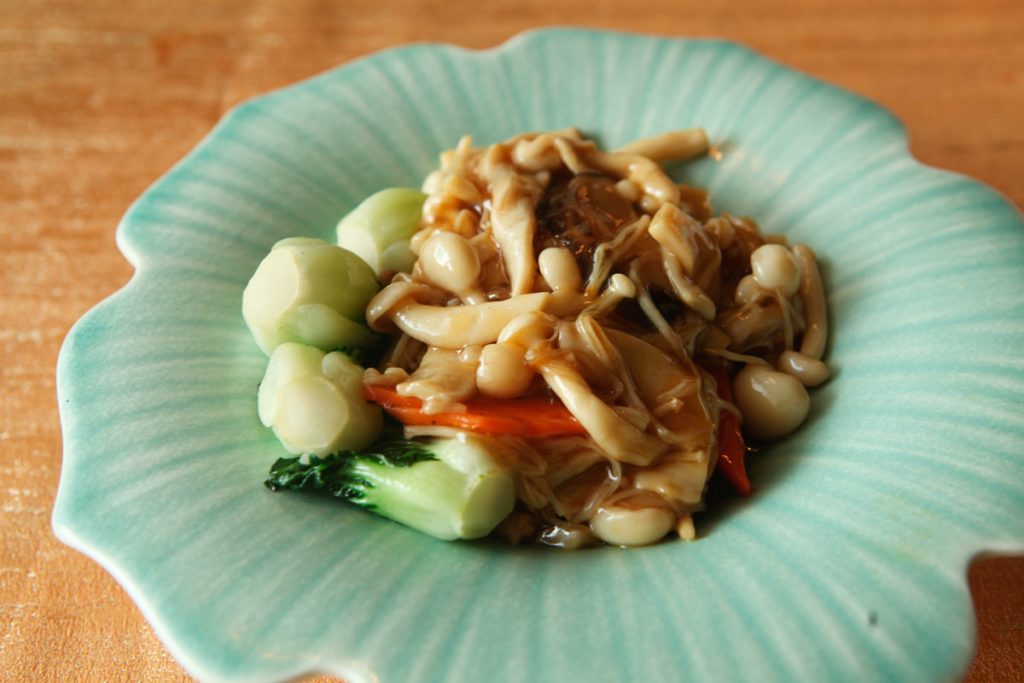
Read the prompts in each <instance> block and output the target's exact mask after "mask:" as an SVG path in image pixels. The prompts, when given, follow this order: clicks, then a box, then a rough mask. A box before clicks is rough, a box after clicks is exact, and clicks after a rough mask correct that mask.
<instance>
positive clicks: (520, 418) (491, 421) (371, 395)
mask: <svg viewBox="0 0 1024 683" xmlns="http://www.w3.org/2000/svg"><path fill="white" fill-rule="evenodd" d="M363 395H364V396H365V397H366V398H368V399H369V400H371V401H373V402H374V403H377V404H379V405H380V406H381V407H382V408H383V409H384V410H385V411H387V412H388V414H390V415H392V416H393V417H394V418H395V419H397V420H398V421H399V422H401V423H402V424H406V425H443V426H446V427H456V428H458V429H465V430H467V431H471V432H477V433H479V434H508V435H512V436H521V437H545V436H562V435H567V434H586V430H584V429H583V425H581V424H580V423H579V422H578V421H577V420H576V418H574V417H573V416H572V414H571V413H570V412H569V411H568V410H566V408H565V406H563V405H561V404H560V403H553V402H551V401H549V400H547V399H545V398H517V399H511V400H505V399H493V398H487V397H483V396H480V397H477V398H474V399H473V400H471V401H468V402H467V403H465V404H464V405H465V407H466V410H465V412H461V413H456V412H443V413H434V414H427V413H424V412H423V402H422V401H421V400H420V399H418V398H416V397H413V396H401V395H399V393H398V392H397V391H396V390H395V388H394V387H388V386H381V385H369V386H365V387H363Z"/></svg>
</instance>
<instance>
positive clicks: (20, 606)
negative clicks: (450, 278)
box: [0, 0, 1024, 682]
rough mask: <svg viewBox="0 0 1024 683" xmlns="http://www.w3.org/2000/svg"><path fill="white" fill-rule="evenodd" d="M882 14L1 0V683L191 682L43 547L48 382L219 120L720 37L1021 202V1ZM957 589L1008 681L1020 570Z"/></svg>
mask: <svg viewBox="0 0 1024 683" xmlns="http://www.w3.org/2000/svg"><path fill="white" fill-rule="evenodd" d="M885 4H886V7H887V8H886V9H880V8H881V6H882V3H877V2H873V1H872V0H862V1H861V2H854V1H850V2H842V3H832V4H831V5H830V4H829V3H826V2H821V1H820V0H783V1H781V2H774V3H767V2H766V3H758V2H756V1H754V0H744V1H743V2H732V3H729V4H728V6H726V5H725V4H724V3H723V5H722V6H721V7H719V6H716V5H714V4H713V3H709V2H706V1H704V2H697V1H695V0H682V1H677V2H672V1H671V0H650V1H649V2H647V3H646V4H645V5H644V6H643V8H642V9H639V8H635V7H633V6H630V5H629V4H628V3H621V2H620V3H613V2H600V1H598V0H587V1H586V2H583V1H579V0H574V1H572V2H565V3H562V4H557V5H556V3H553V2H550V1H548V0H516V1H515V2H509V1H506V0H493V1H492V2H490V3H486V2H472V3H468V2H458V1H457V0H449V1H448V2H435V1H433V0H424V1H423V2H415V1H414V0H398V1H396V2H391V3H387V2H380V1H365V0H353V1H350V2H336V3H329V2H322V1H319V0H234V1H232V2H219V3H218V2H203V1H200V0H195V1H192V0H189V1H188V2H186V1H184V0H169V1H167V2H162V3H144V2H129V1H127V0H126V1H121V2H115V1H111V0H98V1H97V0H94V1H92V2H88V3H85V2H82V3H78V2H57V1H55V0H54V1H42V2H30V1H29V0H0V229H2V230H3V233H2V234H3V237H4V242H3V246H2V247H0V396H2V398H0V401H2V403H0V405H2V408H0V452H2V457H0V475H2V480H3V485H2V486H0V515H2V518H0V537H2V547H0V548H2V556H0V557H2V562H0V672H3V673H2V674H0V678H4V679H5V680H18V681H23V680H24V681H43V680H76V681H79V680H82V681H84V680H95V681H98V680H133V681H156V680H159V681H171V680H183V679H187V675H186V674H185V673H184V672H183V671H182V670H181V669H180V667H179V666H178V665H177V664H176V663H175V662H174V661H173V660H172V659H171V658H170V656H169V655H168V654H167V653H166V651H165V650H164V648H163V646H162V645H161V644H160V642H159V641H157V640H156V638H155V637H154V636H153V634H152V632H151V630H150V628H149V626H148V625H147V624H146V622H145V621H144V620H143V619H142V617H141V616H140V615H139V612H138V611H137V610H136V608H135V606H134V605H133V604H132V602H131V601H130V600H129V599H128V597H127V596H126V595H125V593H124V592H123V591H122V590H121V588H120V587H119V586H118V585H117V584H116V583H115V582H114V581H113V580H112V579H111V578H110V577H109V576H108V575H107V574H106V573H105V572H104V571H103V570H101V569H100V568H99V567H98V566H97V565H96V564H94V563H93V562H92V561H90V560H88V559H86V558H85V557H83V556H81V555H79V554H78V553H76V552H73V551H71V550H70V549H68V548H66V547H64V546H62V545H61V544H60V543H59V542H57V541H56V539H55V538H54V537H53V535H52V533H51V531H50V511H51V507H52V503H53V498H54V494H55V492H56V487H57V480H58V475H59V472H60V463H61V439H60V427H59V423H58V418H57V407H56V401H55V395H54V374H53V370H54V365H55V363H56V358H57V351H58V348H59V347H60V343H61V340H62V339H63V338H64V335H65V334H66V333H67V330H68V328H69V327H70V326H71V324H72V323H73V322H74V321H75V320H76V319H77V318H78V317H79V316H80V315H82V314H83V313H84V312H85V311H86V310H87V309H88V308H89V307H90V306H92V305H93V304H95V303H96V302H98V301H100V300H101V299H102V298H103V297H105V296H107V295H108V294H110V293H111V292H113V291H115V290H116V289H118V288H119V287H120V286H121V285H123V284H124V283H125V282H126V281H127V280H128V278H129V276H130V275H131V268H130V267H129V265H128V263H127V262H126V261H125V260H124V258H123V257H122V256H121V255H120V254H119V253H118V251H117V249H116V247H115V246H114V231H115V228H116V226H117V222H118V219H119V218H120V216H121V214H122V213H124V211H125V209H126V208H127V207H128V205H129V203H130V202H131V201H132V200H133V199H134V198H135V197H136V196H137V195H138V194H139V193H140V192H141V191H142V190H143V189H144V188H145V187H146V186H147V185H148V184H149V183H150V182H151V181H152V180H154V179H155V178H156V177H157V176H159V175H160V174H161V173H162V172H163V171H165V170H167V168H168V167H169V166H170V165H171V164H173V163H174V162H175V161H176V160H177V159H179V158H180V157H181V156H182V155H184V154H185V153H186V152H187V151H188V150H189V149H190V148H191V147H192V146H193V145H194V144H195V143H196V142H197V141H198V140H199V139H200V138H201V137H202V136H203V135H204V134H205V133H206V132H207V131H208V130H209V129H210V127H211V126H212V125H213V124H214V123H215V122H216V121H217V119H219V118H220V116H221V115H222V114H223V113H224V112H225V110H227V109H228V108H229V107H231V106H232V105H234V104H236V103H237V102H239V101H240V100H243V99H245V98H248V97H250V96H253V95H256V94H259V93H263V92H265V91H267V90H270V89H272V88H277V87H279V86H283V85H286V84H288V83H291V82H293V81H295V80H297V79H300V78H303V77H305V76H309V75H312V74H315V73H317V72H319V71H322V70H324V69H327V68H329V67H332V66H334V65H337V64H340V63H342V62H345V61H348V60H350V59H352V58H354V57H358V56H360V55H364V54H366V53H368V52H372V51H375V50H378V49H381V48H385V47H388V46H392V45H396V44H399V43H404V42H409V41H424V40H428V41H445V42H452V43H458V44H461V45H464V46H468V47H489V46H492V45H495V44H497V43H500V42H501V41H503V40H505V39H506V38H507V37H509V36H510V35H512V34H514V33H516V32H519V31H521V30H524V29H527V28H531V27H535V26H540V25H550V24H563V25H564V24H578V25H587V26H594V27H608V28H616V29H622V30H630V31H641V32H649V33H659V34H671V35H693V36H705V35H712V36H722V37H727V38H731V39H735V40H739V41H742V42H745V43H747V44H748V45H750V46H751V47H753V48H755V49H757V50H759V51H760V52H762V53H764V54H766V55H768V56H770V57H773V58H775V59H777V60H779V61H781V62H784V63H786V64H788V65H791V66H793V67H796V68H798V69H802V70H804V71H806V72H809V73H811V74H813V75H815V76H818V77H820V78H823V79H826V80H829V81H832V82H834V83H837V84H839V85H841V86H845V87H846V88H849V89H851V90H854V91H856V92H859V93H861V94H863V95H866V96H867V97H869V98H872V99H874V100H876V101H877V102H880V103H881V104H883V105H885V106H886V107H888V108H889V109H890V110H892V111H893V112H895V113H896V115H898V116H899V117H900V118H901V119H903V121H905V122H906V124H907V126H908V128H909V130H910V138H911V147H912V149H913V152H914V153H915V154H916V155H917V156H918V157H919V158H920V159H922V160H923V161H925V162H926V163H929V164H933V165H936V166H940V167H943V168H947V169H953V170H956V171H959V172H961V173H965V174H968V175H971V176H974V177H976V178H979V179H980V180H982V181H984V182H986V183H989V184H991V185H993V186H994V187H996V188H997V189H999V190H1000V191H1002V192H1003V193H1004V194H1006V195H1007V196H1008V197H1009V198H1010V199H1011V200H1012V201H1014V202H1015V203H1016V204H1017V205H1018V206H1021V205H1024V127H1022V126H1021V119H1022V116H1024V3H1021V2H1020V0H974V1H973V2H971V3H968V2H954V1H952V0H893V1H891V2H888V3H885ZM637 7H639V6H637ZM970 582H971V587H972V590H973V594H974V598H975V604H976V605H977V612H978V622H979V633H980V640H979V648H978V653H977V657H976V659H975V661H974V664H973V665H972V668H971V670H970V673H969V674H968V677H967V680H968V681H974V682H976V681H1009V680H1024V558H997V559H986V560H982V561H978V562H976V563H974V565H973V566H972V568H971V571H970ZM7 677H10V678H9V679H8V678H7Z"/></svg>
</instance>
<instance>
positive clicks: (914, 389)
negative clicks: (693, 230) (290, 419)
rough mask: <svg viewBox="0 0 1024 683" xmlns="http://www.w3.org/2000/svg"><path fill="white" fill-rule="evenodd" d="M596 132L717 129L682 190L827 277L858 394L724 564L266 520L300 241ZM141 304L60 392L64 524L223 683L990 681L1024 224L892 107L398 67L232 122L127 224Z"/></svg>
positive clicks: (1022, 362) (294, 507)
mask: <svg viewBox="0 0 1024 683" xmlns="http://www.w3.org/2000/svg"><path fill="white" fill-rule="evenodd" d="M569 125H576V126H579V127H581V128H582V129H584V130H585V131H588V132H590V133H592V134H596V135H597V136H599V138H600V139H601V140H602V141H603V143H604V144H605V145H607V146H610V147H614V146H617V145H619V144H622V143H624V142H626V141H629V140H631V139H633V138H636V137H638V136H643V135H648V134H653V133H657V132H660V131H664V130H668V129H674V128H681V127H688V126H696V125H700V126H704V127H706V128H707V130H708V132H709V134H710V135H711V137H712V138H713V140H714V141H716V142H717V143H719V144H720V145H721V147H722V149H723V151H724V154H723V156H722V158H721V159H720V160H717V161H715V160H711V159H708V160H705V161H701V162H698V163H696V164H693V165H690V166H689V167H687V168H686V169H685V170H684V171H683V172H684V173H685V174H686V177H687V179H688V180H689V181H690V182H694V183H697V184H701V185H704V186H706V187H708V188H710V190H711V193H712V196H713V198H714V201H715V205H716V207H717V209H718V210H727V211H730V212H732V213H734V214H744V215H750V216H754V217H756V218H757V219H758V220H759V221H760V223H761V224H762V226H763V228H764V229H765V230H767V231H770V232H780V233H785V234H786V235H788V236H789V238H790V239H792V240H796V241H801V242H806V243H807V244H810V245H811V246H812V247H813V248H814V249H815V250H817V251H818V253H819V254H820V255H821V257H822V259H823V262H824V266H825V278H826V284H827V287H828V291H829V299H830V302H831V315H832V321H833V329H834V340H833V342H832V345H831V349H830V363H831V366H832V367H833V368H834V369H835V377H834V379H833V380H832V381H831V382H830V383H829V384H828V385H827V386H824V387H823V388H820V389H819V390H817V391H815V392H814V393H813V415H812V417H811V419H810V421H809V423H808V424H806V425H805V426H804V427H803V428H802V429H801V430H800V432H799V433H798V434H796V435H795V436H794V437H793V438H790V439H788V440H786V441H785V442H784V443H780V444H779V445H777V446H776V447H774V448H771V449H770V450H767V451H764V452H762V453H761V454H759V455H758V456H757V457H756V460H755V461H754V462H753V464H752V467H751V470H752V477H753V481H754V484H755V486H756V487H757V491H756V493H755V495H754V496H753V497H752V498H751V499H749V501H748V502H746V503H744V504H739V503H736V502H733V503H727V504H723V506H721V507H719V508H718V509H716V510H715V511H713V512H712V513H710V514H709V515H705V516H704V517H703V518H702V520H698V522H699V523H701V521H702V522H703V523H702V525H701V526H700V530H701V532H702V538H700V539H699V540H698V541H696V542H693V543H683V542H667V543H664V544H661V545H658V546H655V547H651V548H644V549H637V550H618V549H610V548H605V549H597V550H592V551H585V552H577V553H571V552H557V551H551V550H547V549H543V548H533V547H527V548H516V547H505V546H502V545H499V544H497V543H490V542H483V543H473V544H469V543H443V542H440V541H435V540H433V539H431V538H428V537H426V536H423V535H421V534H419V533H416V532H414V531H410V530H408V529H406V528H403V527H401V526H399V525H397V524H394V523H392V522H389V521H387V520H383V519H380V518H377V517H374V516H372V515H370V514H368V513H365V512H363V511H361V510H358V509H355V508H352V507H349V506H347V505H344V504H340V503H335V502H333V501H330V500H323V499H318V498H309V497H304V496H298V495H288V494H272V493H270V492H268V491H266V490H265V489H264V488H263V486H262V484H261V482H262V480H263V477H264V475H265V473H266V471H267V469H268V466H269V465H270V463H271V462H272V461H273V460H274V459H276V458H277V457H278V456H279V455H281V450H280V448H279V446H278V445H277V443H276V442H275V440H274V438H273V436H272V435H270V434H269V433H268V431H267V430H265V429H263V428H262V427H261V426H260V424H259V422H258V420H257V417H256V409H255V406H256V385H257V382H259V380H260V377H261V375H262V372H263V368H264V365H265V363H266V358H265V357H264V356H263V354H261V353H260V351H259V350H258V349H257V348H256V345H255V344H254V343H253V341H252V340H251V339H250V337H249V334H248V332H247V331H246V329H245V326H244V324H243V322H242V319H241V316H240V312H239V307H240V303H239V302H240V300H241V293H242V288H243V287H244V285H245V283H246V281H247V279H248V278H249V276H250V274H251V273H252V272H253V270H254V268H255V267H256V264H257V263H258V262H259V261H260V259H261V258H262V257H263V256H264V255H265V253H266V252H267V250H268V249H269V247H270V246H271V244H273V243H274V242H275V241H276V240H278V239H280V238H283V237H286V236H290V235H311V236H322V237H330V236H331V235H332V234H333V232H332V231H333V227H334V225H335V222H336V221H337V220H338V218H339V217H340V216H341V215H343V214H344V213H345V212H346V211H347V210H348V209H350V208H352V207H353V206H354V205H355V204H356V203H358V202H359V201H360V200H361V199H362V198H364V197H365V196H367V195H368V194H370V193H372V192H374V191H375V190H378V189H381V188H384V187H387V186H392V185H413V186H416V185H418V184H419V182H420V181H421V179H422V178H423V176H424V175H425V174H426V173H427V172H428V171H429V170H430V169H431V168H433V167H434V165H435V163H436V160H437V156H438V153H439V152H440V151H442V150H444V149H447V148H449V147H451V146H453V145H454V144H455V142H456V141H457V140H458V138H459V137H460V136H461V135H463V134H465V133H470V134H472V135H473V136H474V139H475V141H476V142H477V143H480V144H483V143H488V142H493V141H498V140H501V139H504V138H506V137H508V136H511V135H514V134H516V133H518V132H522V131H525V130H536V129H553V128H561V127H564V126H569ZM118 244H119V246H120V248H121V249H122V251H123V252H124V253H125V255H126V257H127V258H128V259H129V260H130V261H131V262H132V264H133V265H134V266H135V268H136V274H135V276H134V278H133V279H132V280H131V282H130V283H129V284H128V285H127V286H126V287H125V288H124V289H123V290H121V291H120V292H118V293H117V294H116V295H114V296H113V297H111V298H110V299H109V300H107V301H105V302H104V303H102V304H101V305H99V306H97V307H96V308H95V309H94V310H93V311H91V312H90V313H89V314H88V315H87V316H85V317H84V318H83V319H82V320H81V321H80V322H79V323H78V324H77V325H76V326H75V328H74V329H73V330H72V332H71V334H70V335H69V336H68V338H67V341H66V343H65V345H64V348H63V351H62V353H61V357H60V364H59V369H58V375H59V383H58V384H59V396H60V407H61V417H62V421H63V429H64V469H63V473H62V477H61V482H60V490H59V494H58V497H57V503H56V507H55V510H54V518H53V521H54V527H55V529H56V532H57V534H58V536H59V537H60V538H61V539H62V540H63V541H65V542H66V543H68V544H70V545H72V546H74V547H76V548H78V549H80V550H81V551H83V552H85V553H86V554H88V555H89V556H91V557H93V558H95V559H96V560H97V561H98V562H100V563H101V564H102V565H103V566H104V567H106V568H107V570H109V571H110V572H111V573H112V574H113V575H114V576H115V577H116V578H117V579H118V580H119V581H120V582H121V583H122V584H123V585H124V586H125V588H126V590H127V591H128V592H129V593H130V594H131V595H132V597H133V598H134V599H135V600H136V601H137V603H138V604H139V606H140V608H141V609H142V611H143V613H144V614H145V615H146V617H147V618H148V619H149V621H150V622H151V623H152V625H153V627H154V629H155V630H156V632H157V634H158V635H159V636H160V638H161V639H162V640H163V641H164V642H165V643H166V645H167V647H168V648H169V649H170V651H171V652H172V653H173V654H174V655H175V656H176V657H177V658H178V659H179V660H180V661H181V662H182V664H184V666H185V667H186V668H188V670H189V671H191V672H192V673H193V674H195V675H196V676H197V677H199V678H200V679H203V680H209V681H274V680H280V679H286V678H288V677H291V676H295V675H299V674H301V673H303V672H311V671H321V672H329V673H333V674H336V675H339V676H342V677H345V678H347V679H348V680H349V681H351V682H352V683H369V682H370V681H384V682H386V683H388V682H405V681H447V682H465V683H469V682H477V681H484V680H486V681H494V682H505V681H524V682H526V681H531V682H532V681H562V682H568V683H571V682H576V681H578V682H584V681H586V682H588V683H590V682H593V681H667V680H681V679H688V680H703V681H712V680H713V681H726V680H737V681H824V680H828V681H865V680H887V681H936V680H946V679H950V678H954V677H956V676H958V675H960V674H961V673H962V672H963V671H964V670H965V669H966V667H967V665H968V663H969V661H970V657H971V653H972V647H973V638H974V633H973V623H974V619H973V613H972V608H971V601H970V595H969V592H968V590H967V586H966V581H965V568H966V566H967V563H968V561H969V560H970V559H971V557H972V556H974V555H975V554H977V553H978V552H979V551H982V550H986V549H988V550H1002V551H1021V550H1024V492H1022V486H1024V484H1022V482H1024V458H1021V452H1022V444H1024V412H1022V410H1021V406H1022V405H1024V231H1022V224H1021V217H1020V215H1019V214H1018V213H1017V211H1016V210H1015V209H1014V208H1013V207H1012V206H1011V205H1010V204H1008V203H1007V202H1006V201H1005V200H1003V199H1002V198H1000V197H999V196H998V195H997V194H996V193H994V192H993V191H991V190H989V189H987V188H985V187H983V186H982V185H979V184H978V183H975V182H973V181H971V180H968V179H965V178H962V177H959V176H956V175H953V174H950V173H945V172H942V171H938V170H935V169H931V168H926V167H924V166H922V165H920V164H919V163H917V162H916V161H914V160H913V159H912V158H911V157H910V155H909V154H908V151H907V138H906V133H905V131H904V129H903V128H902V126H901V125H900V123H899V122H898V121H896V120H895V119H894V118H893V117H892V116H891V115H889V114H887V113H886V112H885V111H883V110H881V109H879V108H878V107H877V106H875V105H873V104H871V103H870V102H867V101H865V100H863V99H861V98H859V97H857V96H855V95H852V94H850V93H847V92H844V91H842V90H839V89H837V88H834V87H831V86H829V85H826V84H823V83H821V82H819V81H816V80H814V79H812V78H809V77H807V76H805V75H802V74H800V73H796V72H794V71H792V70H789V69H787V68H784V67H782V66H779V65H778V64H775V63H773V62H771V61H768V60H766V59H764V58H762V57H760V56H758V55H757V54H755V53H753V52H751V51H750V50H748V49H746V48H743V47H741V46H739V45H735V44H732V43H728V42H720V41H705V40H682V39H664V38H652V37H643V36H636V35H622V34H616V33H603V32H594V31H583V30H546V31H538V32H533V33H528V34H525V35H522V36H519V37H517V38H514V39H513V40H511V41H510V42H508V43H507V44H505V45H503V46H501V47H499V48H497V49H495V50H490V51H484V52H472V51H466V50H462V49H459V48H454V47H448V46H438V45H415V46H411V47H404V48H400V49H396V50H390V51H387V52H383V53H380V54H376V55H373V56H372V57H369V58H367V59H362V60H360V61H357V62H354V63H352V64H349V65H347V66H344V67H342V68H340V69H337V70H335V71H331V72H329V73H326V74H324V75H322V76H318V77H316V78H314V79H312V80H309V81H306V82H303V83H300V84H298V85H295V86H293V87H290V88H287V89H284V90H281V91H279V92H275V93H273V94H270V95H268V96H266V97H260V98H258V99H255V100H253V101H250V102H247V103H245V104H244V105H242V106H240V107H238V108H236V109H234V110H233V111H232V112H231V113H230V114H229V115H228V116H226V117H225V119H224V120H223V121H222V122H221V123H220V124H219V125H218V126H217V127H216V129H215V130H214V131H213V132H212V133H211V134H210V136H209V137H208V138H207V139H206V140H205V141H203V143H202V144H201V145H199V147H198V148H197V149H196V150H195V151H193V152H192V153H191V154H190V155H189V156H188V157H187V158H186V159H185V160H184V161H182V162H181V163H180V164H179V165H178V166H176V167H175V168H174V169H173V170H172V171H171V172H169V173H168V174H167V175H166V176H165V177H163V178H162V179H160V180H159V181H158V182H157V183H156V184H155V185H154V186H153V187H152V188H150V189H149V190H148V191H147V192H146V193H145V194H144V195H143V196H142V197H141V198H140V199H139V200H138V202H136V204H135V205H134V206H133V207H132V208H131V210H130V211H129V212H128V214H127V216H126V217H125V219H124V221H123V223H122V225H121V227H120V229H119V230H118Z"/></svg>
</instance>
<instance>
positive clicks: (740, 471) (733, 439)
mask: <svg viewBox="0 0 1024 683" xmlns="http://www.w3.org/2000/svg"><path fill="white" fill-rule="evenodd" d="M715 381H716V383H717V384H718V395H719V396H720V397H721V399H722V400H723V401H729V402H730V403H732V387H731V386H730V384H729V373H728V372H727V371H726V369H725V367H724V366H721V367H719V368H718V369H717V371H716V372H715ZM746 454H747V446H746V443H745V442H744V440H743V431H742V430H741V429H740V420H739V418H738V417H737V416H736V415H735V414H734V413H731V412H729V411H724V410H723V411H719V413H718V462H717V463H716V465H715V469H716V470H717V471H718V472H720V473H721V474H722V475H723V476H725V478H726V479H728V480H729V483H730V484H732V486H733V488H735V489H736V490H737V491H738V492H739V493H740V495H743V496H749V495H750V490H751V488H750V478H749V477H748V476H747V467H746V462H745V459H746Z"/></svg>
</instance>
